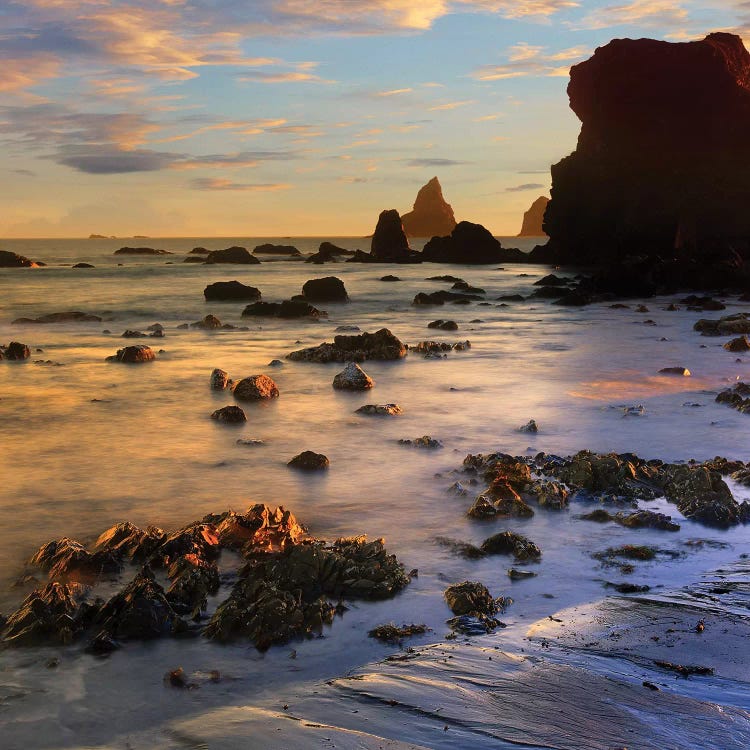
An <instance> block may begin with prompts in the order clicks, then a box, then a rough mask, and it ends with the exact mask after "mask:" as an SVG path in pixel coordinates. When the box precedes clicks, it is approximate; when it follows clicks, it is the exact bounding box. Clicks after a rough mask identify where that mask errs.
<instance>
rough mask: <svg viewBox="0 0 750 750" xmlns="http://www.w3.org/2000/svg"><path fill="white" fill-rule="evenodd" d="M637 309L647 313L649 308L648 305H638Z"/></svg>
mask: <svg viewBox="0 0 750 750" xmlns="http://www.w3.org/2000/svg"><path fill="white" fill-rule="evenodd" d="M635 311H636V312H639V313H647V312H648V311H649V310H648V308H647V307H646V305H638V307H636V308H635Z"/></svg>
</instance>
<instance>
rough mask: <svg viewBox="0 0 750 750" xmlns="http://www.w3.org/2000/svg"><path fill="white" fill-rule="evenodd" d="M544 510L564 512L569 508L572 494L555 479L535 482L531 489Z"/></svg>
mask: <svg viewBox="0 0 750 750" xmlns="http://www.w3.org/2000/svg"><path fill="white" fill-rule="evenodd" d="M529 492H530V493H531V494H532V495H535V496H536V500H537V502H538V503H539V505H541V506H542V507H543V508H547V509H548V510H562V509H563V508H566V507H567V506H568V500H569V498H570V492H568V489H567V487H565V485H563V484H561V483H560V482H557V481H555V480H554V479H541V480H539V481H538V482H534V484H532V485H531V488H530V489H529Z"/></svg>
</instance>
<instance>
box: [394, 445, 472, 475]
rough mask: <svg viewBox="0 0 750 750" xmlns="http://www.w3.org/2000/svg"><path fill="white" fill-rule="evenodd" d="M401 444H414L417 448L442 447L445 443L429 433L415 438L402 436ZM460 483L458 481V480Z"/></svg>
mask: <svg viewBox="0 0 750 750" xmlns="http://www.w3.org/2000/svg"><path fill="white" fill-rule="evenodd" d="M398 442H399V445H413V446H415V447H417V448H442V447H443V444H442V443H441V442H440V441H439V440H437V439H436V438H433V437H430V436H429V435H422V437H418V438H414V440H409V439H405V438H402V439H401V440H399V441H398ZM456 484H458V482H456Z"/></svg>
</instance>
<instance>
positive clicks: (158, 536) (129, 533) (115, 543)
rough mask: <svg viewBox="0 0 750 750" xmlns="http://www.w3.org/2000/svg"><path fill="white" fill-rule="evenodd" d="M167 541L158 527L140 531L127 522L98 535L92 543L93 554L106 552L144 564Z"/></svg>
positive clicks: (165, 535)
mask: <svg viewBox="0 0 750 750" xmlns="http://www.w3.org/2000/svg"><path fill="white" fill-rule="evenodd" d="M166 539H167V534H166V533H165V532H164V530H163V529H160V528H159V527H158V526H149V527H148V528H147V529H140V528H138V527H137V526H135V525H134V524H132V523H130V522H129V521H123V522H121V523H118V524H116V525H114V526H112V527H110V528H109V529H107V530H106V531H104V532H102V534H100V536H99V538H98V539H97V540H96V541H95V542H94V545H93V550H94V552H99V551H106V552H109V553H111V554H114V555H115V556H116V557H117V558H118V559H122V558H127V559H129V560H132V561H133V562H145V561H146V560H147V559H149V558H150V557H151V556H152V555H153V554H154V553H155V552H156V550H157V549H158V548H159V547H160V546H161V545H162V544H163V543H164V541H165V540H166Z"/></svg>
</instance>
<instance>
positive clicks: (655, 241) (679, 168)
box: [535, 33, 750, 286]
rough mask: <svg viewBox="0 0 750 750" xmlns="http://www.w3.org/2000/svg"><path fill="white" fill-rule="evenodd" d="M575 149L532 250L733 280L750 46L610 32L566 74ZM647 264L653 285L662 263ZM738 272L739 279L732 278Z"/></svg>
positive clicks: (742, 220)
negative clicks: (543, 238) (576, 126)
mask: <svg viewBox="0 0 750 750" xmlns="http://www.w3.org/2000/svg"><path fill="white" fill-rule="evenodd" d="M568 95H569V97H570V107H571V108H572V110H573V111H574V112H575V114H576V115H577V116H578V118H579V119H580V120H581V132H580V135H579V138H578V146H577V148H576V150H575V151H574V152H573V153H572V154H571V155H570V156H567V157H566V158H564V159H563V160H562V161H560V162H558V163H557V164H555V165H554V166H553V167H552V200H551V202H550V204H549V205H548V207H547V210H546V214H545V220H544V229H545V231H546V233H547V234H548V235H549V236H550V242H549V245H548V247H547V248H544V249H543V250H544V252H539V253H535V255H537V256H539V258H540V259H541V258H542V257H545V256H546V259H547V260H549V261H552V262H575V263H592V264H599V265H604V264H611V263H612V262H617V261H622V260H623V259H624V258H625V257H626V256H640V257H641V258H645V259H650V260H651V261H654V260H655V259H659V260H660V261H661V262H664V263H667V264H670V265H669V269H668V271H669V273H670V274H674V273H676V274H677V275H678V277H679V279H678V281H677V283H678V284H679V285H682V286H690V285H704V286H714V285H716V286H720V285H723V284H725V283H728V282H732V284H731V285H732V286H737V285H738V283H740V284H741V283H742V279H743V278H744V279H745V280H747V278H748V275H747V266H748V263H747V261H748V259H750V211H748V210H747V205H748V196H750V170H748V169H747V168H746V167H747V165H748V164H750V138H748V133H750V54H748V52H747V50H746V49H745V48H744V46H743V44H742V40H741V39H740V37H739V36H735V35H734V34H724V33H716V34H709V35H708V36H707V37H706V38H705V39H704V40H702V41H696V42H680V43H672V42H662V41H655V40H652V39H638V40H633V39H616V40H614V41H612V42H610V43H609V44H607V45H605V46H604V47H600V48H599V49H597V50H596V52H595V53H594V55H593V56H592V57H591V58H589V59H588V60H586V61H585V62H582V63H580V64H578V65H575V66H573V68H571V71H570V83H569V85H568ZM652 272H653V273H654V274H656V276H658V278H656V277H655V278H654V283H655V284H656V285H657V286H658V285H659V283H660V280H661V279H664V278H666V276H667V273H665V270H664V269H662V270H659V269H656V268H655V267H654V266H653V262H652ZM738 280H739V282H738Z"/></svg>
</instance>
